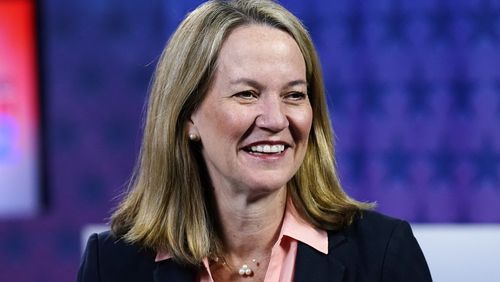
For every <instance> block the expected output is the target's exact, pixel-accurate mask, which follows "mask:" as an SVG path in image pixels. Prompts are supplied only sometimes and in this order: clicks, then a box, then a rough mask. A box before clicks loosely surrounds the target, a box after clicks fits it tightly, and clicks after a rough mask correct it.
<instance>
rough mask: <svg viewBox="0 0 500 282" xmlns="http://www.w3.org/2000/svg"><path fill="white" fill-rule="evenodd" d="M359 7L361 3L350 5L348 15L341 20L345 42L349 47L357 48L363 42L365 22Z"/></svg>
mask: <svg viewBox="0 0 500 282" xmlns="http://www.w3.org/2000/svg"><path fill="white" fill-rule="evenodd" d="M360 7H361V3H356V5H351V7H350V9H349V13H348V14H347V15H346V16H345V17H344V19H343V20H344V21H343V22H344V30H345V31H346V37H347V42H349V45H351V46H359V45H362V44H363V43H364V42H365V25H366V20H365V15H364V14H363V11H362V10H361V8H360Z"/></svg>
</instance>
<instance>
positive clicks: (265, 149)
mask: <svg viewBox="0 0 500 282" xmlns="http://www.w3.org/2000/svg"><path fill="white" fill-rule="evenodd" d="M250 150H251V151H252V152H257V153H281V152H283V151H284V150H285V145H258V146H252V147H251V148H250Z"/></svg>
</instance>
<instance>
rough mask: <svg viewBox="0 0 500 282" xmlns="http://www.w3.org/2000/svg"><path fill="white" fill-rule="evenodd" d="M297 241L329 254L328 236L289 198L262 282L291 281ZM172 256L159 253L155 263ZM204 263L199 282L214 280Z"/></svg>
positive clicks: (206, 263) (204, 262)
mask: <svg viewBox="0 0 500 282" xmlns="http://www.w3.org/2000/svg"><path fill="white" fill-rule="evenodd" d="M299 241H300V242H302V243H304V244H307V245H309V246H311V247H313V248H314V249H316V250H318V251H319V252H322V253H324V254H328V235H327V233H326V231H324V230H322V229H319V228H316V227H314V226H313V225H311V224H310V223H308V222H307V221H305V220H304V219H303V218H302V217H301V216H300V215H299V213H298V212H297V210H296V209H295V206H294V205H293V203H292V201H291V200H288V201H287V205H286V210H285V216H284V218H283V224H282V226H281V231H280V234H279V237H278V241H276V244H275V245H274V246H273V248H272V250H271V258H270V261H269V266H268V268H267V271H266V276H265V279H264V281H265V282H275V281H280V282H281V281H283V282H285V281H286V282H288V281H293V275H294V270H295V257H296V255H297V243H298V242H299ZM171 257H172V256H170V255H169V254H168V253H166V252H158V253H157V255H156V260H155V261H157V262H158V261H162V260H166V259H170V258H171ZM203 265H204V266H205V271H202V272H201V273H200V274H199V276H198V281H200V282H214V280H213V278H212V274H211V273H210V267H209V265H208V259H207V258H205V259H204V260H203Z"/></svg>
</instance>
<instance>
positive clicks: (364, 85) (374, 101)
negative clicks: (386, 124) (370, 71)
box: [360, 77, 385, 115]
mask: <svg viewBox="0 0 500 282" xmlns="http://www.w3.org/2000/svg"><path fill="white" fill-rule="evenodd" d="M384 91H385V89H384V86H383V85H382V82H380V81H379V80H378V79H376V78H374V77H368V78H365V79H364V80H363V81H362V82H361V84H360V94H361V96H362V100H363V107H364V108H365V109H366V110H367V111H368V112H369V113H371V114H374V115H380V114H383V113H385V109H384V105H383V104H384V103H383V97H382V95H383V94H384V93H385V92H384Z"/></svg>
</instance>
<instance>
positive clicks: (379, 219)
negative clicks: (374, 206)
mask: <svg viewBox="0 0 500 282" xmlns="http://www.w3.org/2000/svg"><path fill="white" fill-rule="evenodd" d="M342 233H343V234H344V235H345V236H347V237H348V238H354V239H357V240H369V241H370V242H373V243H376V242H377V241H381V242H380V243H383V242H385V241H387V240H389V239H391V238H393V237H394V236H405V237H413V233H412V231H411V226H410V224H409V223H408V222H407V221H405V220H402V219H398V218H395V217H391V216H388V215H384V214H382V213H379V212H376V211H372V210H364V211H361V212H360V213H359V214H358V215H357V216H356V217H355V219H354V220H353V222H352V224H351V225H349V226H348V227H347V228H346V229H345V230H343V232H342Z"/></svg>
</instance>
